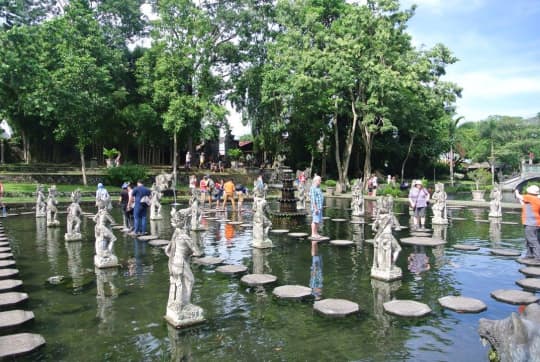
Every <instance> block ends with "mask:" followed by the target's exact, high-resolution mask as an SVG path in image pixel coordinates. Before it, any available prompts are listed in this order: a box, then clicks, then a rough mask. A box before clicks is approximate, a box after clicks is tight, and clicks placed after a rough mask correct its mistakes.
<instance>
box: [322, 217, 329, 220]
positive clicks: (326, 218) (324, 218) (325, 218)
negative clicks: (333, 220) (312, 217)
mask: <svg viewBox="0 0 540 362" xmlns="http://www.w3.org/2000/svg"><path fill="white" fill-rule="evenodd" d="M322 219H323V220H330V216H323V218H322Z"/></svg>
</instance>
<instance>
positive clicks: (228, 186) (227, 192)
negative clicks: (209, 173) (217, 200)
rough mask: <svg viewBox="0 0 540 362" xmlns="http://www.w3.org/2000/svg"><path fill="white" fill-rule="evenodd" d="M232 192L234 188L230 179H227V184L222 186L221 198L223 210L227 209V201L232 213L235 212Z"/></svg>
mask: <svg viewBox="0 0 540 362" xmlns="http://www.w3.org/2000/svg"><path fill="white" fill-rule="evenodd" d="M234 191H235V186H234V182H233V180H232V178H229V179H228V180H227V182H225V184H224V185H223V192H224V195H225V196H224V198H223V208H224V209H225V208H227V200H231V205H232V209H233V211H236V205H235V204H234Z"/></svg>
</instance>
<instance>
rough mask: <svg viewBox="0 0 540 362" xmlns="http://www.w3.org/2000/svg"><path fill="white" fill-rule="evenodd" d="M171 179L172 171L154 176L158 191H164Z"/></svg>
mask: <svg viewBox="0 0 540 362" xmlns="http://www.w3.org/2000/svg"><path fill="white" fill-rule="evenodd" d="M172 179H173V174H172V173H162V174H160V175H157V176H156V183H155V185H156V188H157V190H158V191H161V192H163V191H165V190H168V189H169V184H170V182H171V181H172Z"/></svg>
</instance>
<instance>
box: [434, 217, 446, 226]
mask: <svg viewBox="0 0 540 362" xmlns="http://www.w3.org/2000/svg"><path fill="white" fill-rule="evenodd" d="M431 223H432V224H433V225H448V220H447V219H443V218H442V217H434V218H432V219H431Z"/></svg>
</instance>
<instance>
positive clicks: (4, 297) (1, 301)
mask: <svg viewBox="0 0 540 362" xmlns="http://www.w3.org/2000/svg"><path fill="white" fill-rule="evenodd" d="M0 296H1V298H0V307H8V306H12V305H15V304H18V303H21V302H24V301H26V300H28V294H26V293H19V292H8V293H2V294H0Z"/></svg>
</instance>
